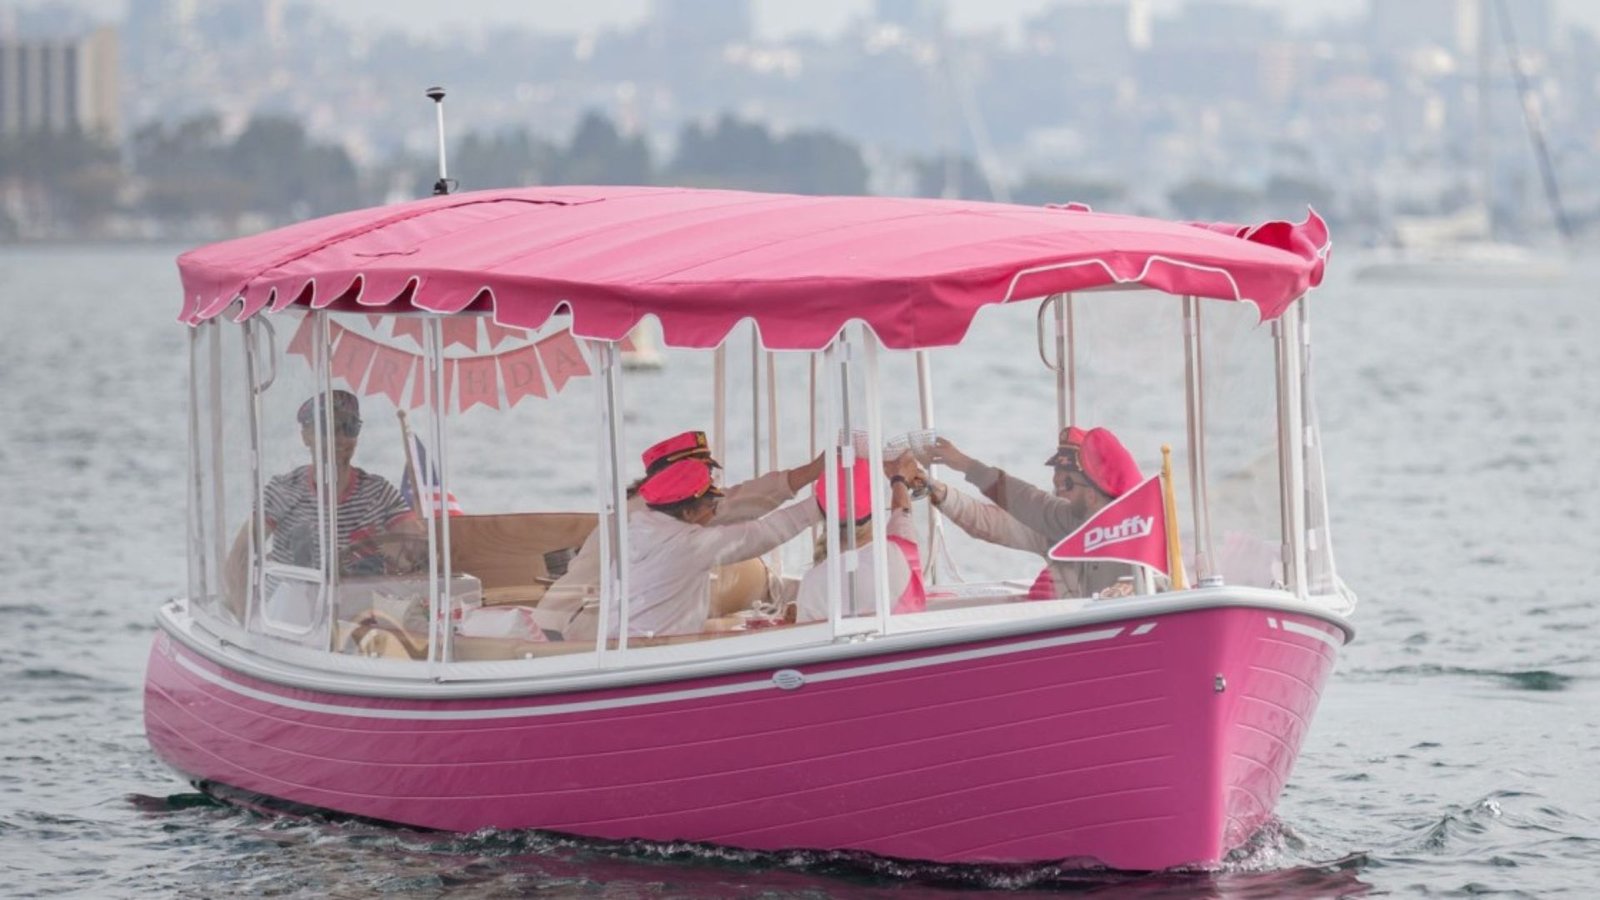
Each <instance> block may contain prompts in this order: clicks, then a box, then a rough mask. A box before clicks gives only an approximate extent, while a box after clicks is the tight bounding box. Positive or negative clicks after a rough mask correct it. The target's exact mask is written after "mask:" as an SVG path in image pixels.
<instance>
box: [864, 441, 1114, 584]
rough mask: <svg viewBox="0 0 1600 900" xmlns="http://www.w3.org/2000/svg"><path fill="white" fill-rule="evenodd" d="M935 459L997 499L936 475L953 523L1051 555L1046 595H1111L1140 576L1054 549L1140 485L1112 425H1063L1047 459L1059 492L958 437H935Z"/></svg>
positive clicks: (932, 488)
mask: <svg viewBox="0 0 1600 900" xmlns="http://www.w3.org/2000/svg"><path fill="white" fill-rule="evenodd" d="M908 457H909V454H908V455H907V456H906V457H902V458H901V460H897V461H896V462H897V465H899V466H900V468H899V469H897V471H899V472H901V473H902V474H905V475H906V476H907V477H908V478H910V479H912V480H913V481H915V480H916V479H919V478H926V477H927V476H926V475H925V474H924V473H922V472H921V471H920V470H919V469H918V468H917V467H916V461H915V460H910V459H908ZM929 457H930V458H929V461H931V462H937V463H942V464H944V465H947V466H949V467H951V468H952V469H955V470H956V471H958V472H960V473H961V474H962V475H964V476H966V479H967V481H968V482H970V483H971V484H972V485H973V486H974V487H976V488H978V490H979V491H981V492H982V494H983V496H984V497H986V498H988V500H990V501H991V502H989V503H985V502H983V501H982V500H979V499H977V498H975V497H971V496H968V495H966V494H963V493H962V492H960V491H954V490H951V489H950V488H949V486H948V485H946V484H944V483H943V482H939V481H934V480H929V496H930V498H931V500H932V502H933V503H934V504H935V505H936V506H938V507H939V511H940V512H942V513H944V515H945V516H946V517H948V518H949V519H950V521H952V522H954V523H955V524H956V525H957V526H958V527H960V528H961V530H963V531H965V532H967V533H968V534H970V535H972V536H973V537H975V538H978V539H979V540H984V541H988V542H990V543H994V544H1000V545H1002V546H1006V547H1014V548H1016V549H1018V550H1027V551H1029V552H1032V553H1037V554H1039V555H1040V556H1041V557H1045V558H1046V559H1047V561H1048V563H1049V564H1048V566H1047V567H1046V570H1047V572H1048V574H1049V577H1050V584H1049V586H1048V587H1045V586H1044V584H1043V583H1044V573H1041V576H1040V579H1039V583H1038V584H1037V585H1036V586H1037V587H1039V588H1042V590H1040V591H1038V593H1040V594H1042V595H1047V596H1051V597H1088V596H1092V595H1095V594H1099V595H1101V596H1108V595H1109V594H1111V593H1115V592H1117V591H1120V590H1123V588H1122V587H1120V586H1119V585H1118V583H1117V579H1119V578H1121V577H1123V576H1126V575H1132V574H1133V567H1132V566H1129V565H1127V564H1125V563H1113V562H1060V561H1054V560H1049V558H1048V556H1047V554H1048V553H1049V550H1050V548H1051V547H1053V546H1055V545H1056V543H1058V542H1059V541H1060V540H1061V539H1062V538H1064V537H1066V536H1067V535H1068V534H1071V533H1072V532H1073V531H1075V530H1077V528H1078V527H1079V526H1081V525H1082V524H1083V523H1084V522H1086V521H1088V520H1089V518H1090V517H1091V516H1093V515H1094V514H1095V513H1097V512H1099V511H1100V509H1101V508H1102V507H1104V506H1105V505H1106V504H1107V503H1110V502H1111V501H1112V500H1114V499H1116V498H1117V497H1119V496H1121V495H1122V494H1124V493H1126V492H1128V491H1130V490H1132V489H1133V488H1135V487H1137V486H1138V485H1139V483H1140V482H1141V481H1143V480H1144V478H1143V476H1142V475H1141V474H1140V473H1139V465H1138V463H1136V462H1134V460H1133V455H1132V454H1130V453H1129V452H1128V450H1127V448H1126V447H1124V446H1123V445H1122V442H1121V441H1119V440H1117V437H1116V435H1114V434H1112V433H1111V432H1110V431H1109V430H1108V429H1105V428H1090V429H1088V430H1084V429H1081V428H1078V427H1076V426H1073V427H1069V428H1064V429H1062V431H1061V434H1060V437H1059V440H1058V446H1057V448H1056V452H1055V453H1054V454H1052V455H1051V456H1050V458H1049V459H1047V460H1045V465H1047V466H1050V467H1051V469H1052V470H1053V474H1054V477H1053V479H1052V485H1053V487H1054V493H1053V494H1050V493H1046V492H1044V491H1042V490H1040V489H1039V488H1036V487H1034V486H1033V485H1031V484H1029V483H1027V482H1026V481H1023V480H1021V479H1019V478H1016V477H1015V476H1012V475H1009V474H1007V473H1006V472H1004V471H1002V470H1000V469H997V468H994V467H993V466H990V465H987V464H985V463H983V462H980V461H979V460H976V459H973V458H972V457H971V456H968V455H967V454H966V453H963V452H962V451H961V449H960V448H958V447H957V446H956V445H955V444H954V443H952V442H950V441H948V440H946V439H944V438H939V439H937V440H936V441H934V445H933V449H932V451H931V453H930V455H929Z"/></svg>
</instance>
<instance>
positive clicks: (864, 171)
mask: <svg viewBox="0 0 1600 900" xmlns="http://www.w3.org/2000/svg"><path fill="white" fill-rule="evenodd" d="M450 159H451V168H452V170H453V171H452V174H457V173H459V175H460V181H461V187H462V188H463V189H469V190H470V189H479V188H497V187H516V186H525V185H534V184H677V185H693V186H699V187H724V188H736V189H746V190H764V191H783V192H793V193H803V194H865V193H870V192H871V188H872V187H873V185H872V178H871V171H870V169H869V166H868V164H867V162H866V159H865V157H864V156H863V152H862V148H861V147H860V146H859V145H858V144H856V143H855V142H853V141H851V140H848V139H846V138H844V137H841V136H840V135H837V134H834V133H831V132H828V131H822V130H796V131H790V132H786V133H778V132H775V131H774V130H773V129H771V128H770V127H768V126H767V125H765V124H763V123H760V122H754V121H749V120H746V119H742V118H740V117H738V116H735V115H731V114H725V115H723V116H721V117H719V118H718V119H716V120H715V121H711V122H689V123H686V124H684V125H683V126H682V128H680V129H679V132H678V134H677V139H676V142H675V149H674V152H673V153H672V155H671V156H670V157H669V158H665V159H659V160H658V159H657V158H656V154H655V153H654V152H653V151H652V149H651V147H650V145H649V144H648V143H647V142H646V141H645V140H644V138H643V137H641V136H639V135H636V134H626V133H624V132H622V131H621V130H620V129H618V128H617V127H616V125H615V123H613V122H612V121H611V120H610V119H609V118H607V117H606V116H604V115H602V114H600V113H597V112H590V113H588V114H586V115H585V116H583V117H582V119H581V120H580V121H579V123H578V124H577V127H576V128H575V129H574V130H573V132H572V134H571V135H570V137H568V139H567V140H565V141H559V140H552V139H549V138H546V137H543V136H539V135H536V134H533V133H531V132H529V131H528V130H526V129H510V130H502V131H497V132H492V133H481V132H473V133H469V134H466V135H464V136H463V137H461V138H460V139H458V140H457V141H456V142H455V144H454V146H453V147H452V148H451V151H450ZM899 169H900V170H901V171H902V172H903V173H904V175H905V177H903V178H901V179H900V180H899V181H898V182H897V183H896V184H895V185H892V187H893V189H894V192H896V193H912V194H916V195H919V196H945V197H961V198H965V199H980V200H987V199H994V198H993V197H991V196H990V188H989V182H988V181H987V180H986V179H985V178H984V177H983V174H982V172H981V171H980V169H979V168H978V166H977V165H976V164H975V163H974V162H973V161H972V160H971V159H968V158H961V157H956V158H946V157H945V156H943V155H939V154H931V155H929V156H926V157H921V158H913V159H909V160H904V161H902V163H901V164H899ZM436 175H437V169H436V163H435V162H434V161H433V160H423V159H416V158H405V157H398V158H394V159H390V160H387V161H385V162H383V163H380V164H378V165H375V166H368V167H365V168H363V167H358V166H357V165H356V164H355V162H354V161H353V160H352V159H351V157H350V155H349V153H348V152H346V150H345V149H344V148H343V147H341V146H340V145H338V144H336V143H332V142H329V141H325V140H320V139H318V138H317V137H316V136H314V135H311V134H309V133H308V132H307V131H306V129H305V127H304V126H303V125H302V124H301V123H300V122H299V121H298V120H296V119H293V118H289V117H285V116H282V115H275V114H260V115H257V116H255V117H254V118H252V119H251V120H249V122H248V123H247V124H246V125H245V127H244V128H243V129H242V130H240V131H238V132H237V133H235V134H229V133H228V132H227V130H226V129H225V127H224V122H223V119H222V117H221V116H220V115H218V114H216V113H204V114H199V115H195V116H191V117H189V118H186V119H183V120H180V121H176V122H171V123H160V122H157V123H151V124H147V125H145V126H143V127H141V128H140V129H138V130H137V131H136V132H134V133H133V134H132V136H131V137H130V138H129V140H128V141H127V142H126V145H125V146H124V147H120V148H119V147H115V146H112V145H110V144H109V143H107V142H105V141H104V140H103V139H102V138H99V137H97V136H95V135H90V134H82V133H64V134H39V135H32V136H27V137H13V138H8V139H0V238H6V237H11V238H15V237H18V236H27V235H29V234H37V233H48V234H53V235H61V236H66V235H74V234H86V235H95V234H99V233H103V231H104V229H103V228H102V227H101V226H102V225H103V224H104V223H105V221H106V220H107V219H108V218H110V217H114V216H121V217H122V218H123V219H124V220H127V219H130V218H131V219H137V220H141V221H144V222H147V223H153V225H154V227H155V230H156V231H157V232H162V231H163V230H165V233H175V234H180V235H184V236H204V234H203V233H204V232H215V233H230V232H234V231H238V230H248V229H251V228H259V227H263V226H268V225H274V224H281V223H286V222H290V221H296V220H299V219H304V218H308V217H312V216H318V215H325V214H328V213H334V212H339V211H343V210H347V209H354V208H358V207H363V206H370V205H375V204H379V203H383V202H386V201H390V200H394V199H396V198H400V197H421V196H426V195H427V194H428V193H429V192H430V191H431V189H432V185H433V181H434V179H435V177H436ZM1008 193H1009V199H1011V200H1012V201H1014V202H1019V203H1028V204H1043V203H1063V202H1068V201H1078V202H1085V203H1088V204H1090V205H1091V206H1093V207H1095V208H1097V209H1123V210H1125V211H1129V212H1139V211H1142V210H1137V209H1127V204H1129V203H1130V202H1131V201H1130V199H1129V196H1128V190H1127V187H1126V186H1125V185H1123V184H1121V183H1120V182H1117V181H1114V180H1107V179H1096V178H1089V177H1075V176H1072V175H1061V174H1030V175H1027V176H1025V177H1024V178H1023V179H1022V180H1021V181H1020V182H1018V183H1016V184H1013V185H1010V186H1009V191H1008ZM1328 199H1329V197H1328V196H1327V190H1326V189H1325V188H1322V187H1320V186H1318V185H1316V184H1311V183H1301V182H1296V183H1292V184H1291V183H1285V182H1282V180H1278V181H1274V182H1273V183H1270V184H1268V185H1267V186H1266V187H1265V188H1264V189H1255V188H1250V187H1246V186H1243V185H1238V184H1231V183H1226V182H1220V181H1215V180H1210V179H1204V178H1201V179H1193V180H1190V181H1187V182H1184V183H1182V184H1178V185H1176V186H1174V187H1172V188H1171V189H1170V190H1168V191H1167V192H1166V200H1167V201H1168V203H1169V204H1170V206H1171V207H1172V211H1174V212H1176V214H1178V215H1181V216H1187V217H1192V218H1201V219H1232V220H1243V219H1248V218H1251V217H1254V216H1257V215H1259V214H1261V213H1262V212H1263V208H1264V207H1269V206H1280V205H1282V206H1287V208H1281V209H1273V210H1271V212H1273V213H1274V214H1277V215H1290V214H1294V213H1296V212H1298V211H1299V209H1303V204H1304V203H1306V202H1308V201H1310V202H1314V203H1315V202H1319V201H1327V200H1328ZM1325 205H1326V204H1324V206H1325ZM1157 212H1162V211H1157Z"/></svg>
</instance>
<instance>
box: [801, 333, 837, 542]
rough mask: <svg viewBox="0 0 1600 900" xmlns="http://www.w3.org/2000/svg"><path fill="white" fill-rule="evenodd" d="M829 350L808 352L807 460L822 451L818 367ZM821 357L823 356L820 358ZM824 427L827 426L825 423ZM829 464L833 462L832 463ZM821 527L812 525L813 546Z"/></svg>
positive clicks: (814, 457)
mask: <svg viewBox="0 0 1600 900" xmlns="http://www.w3.org/2000/svg"><path fill="white" fill-rule="evenodd" d="M827 351H828V348H827V347H824V348H822V349H821V350H813V351H811V352H809V353H807V354H806V369H807V376H808V382H809V385H810V388H809V390H810V393H809V394H808V398H809V402H808V403H807V404H806V427H807V429H808V430H809V443H808V444H807V445H806V460H807V461H810V460H813V459H816V458H817V454H818V453H820V452H822V451H821V450H819V449H818V440H817V367H818V366H819V365H821V362H822V361H823V360H826V358H827ZM819 357H820V358H821V359H820V360H819ZM823 427H827V426H826V425H825V424H824V426H823ZM829 465H832V464H831V463H830V464H829ZM821 527H822V526H821V525H813V526H811V545H812V546H813V547H815V546H816V544H817V539H818V538H819V537H820V536H821V535H820V534H819V533H818V532H817V529H818V528H821Z"/></svg>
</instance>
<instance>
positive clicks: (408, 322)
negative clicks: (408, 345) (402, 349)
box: [390, 316, 422, 347]
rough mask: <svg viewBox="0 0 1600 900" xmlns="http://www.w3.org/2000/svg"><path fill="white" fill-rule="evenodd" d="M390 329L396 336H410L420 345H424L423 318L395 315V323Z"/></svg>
mask: <svg viewBox="0 0 1600 900" xmlns="http://www.w3.org/2000/svg"><path fill="white" fill-rule="evenodd" d="M390 331H392V332H393V333H394V336H395V337H408V338H411V340H412V341H414V342H416V345H417V346H418V347H421V346H422V320H421V319H418V318H416V317H414V316H395V317H394V325H393V326H391V328H390Z"/></svg>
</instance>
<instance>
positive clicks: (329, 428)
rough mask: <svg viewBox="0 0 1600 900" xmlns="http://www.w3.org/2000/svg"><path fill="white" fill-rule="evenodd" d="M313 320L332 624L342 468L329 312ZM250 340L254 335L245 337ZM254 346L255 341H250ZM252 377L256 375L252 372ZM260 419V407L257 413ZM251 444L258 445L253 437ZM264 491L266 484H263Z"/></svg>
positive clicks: (325, 596) (326, 606) (324, 596)
mask: <svg viewBox="0 0 1600 900" xmlns="http://www.w3.org/2000/svg"><path fill="white" fill-rule="evenodd" d="M315 315H316V318H315V319H314V320H313V324H314V329H315V330H314V332H313V333H314V335H315V337H313V338H312V341H311V343H312V346H313V347H314V348H315V351H314V353H313V356H314V357H315V367H316V373H317V391H316V396H317V397H319V398H320V399H319V400H318V402H316V403H314V404H312V408H313V409H317V408H319V407H320V410H321V413H322V415H320V416H317V419H316V423H317V424H316V427H315V428H314V429H312V432H311V433H312V448H313V449H312V456H314V457H315V458H316V461H317V464H318V468H317V504H318V508H317V512H318V516H317V521H318V522H320V523H322V527H321V531H320V534H319V535H318V536H319V537H320V538H321V551H322V566H321V582H322V583H321V585H320V588H319V594H320V596H319V600H320V603H321V608H322V610H323V615H325V616H327V617H328V619H329V621H330V623H331V622H332V621H333V619H334V617H335V616H336V615H337V613H336V612H335V610H334V609H333V607H334V606H336V605H337V603H336V600H335V598H336V597H337V596H338V590H339V467H338V464H337V463H336V461H335V460H334V458H333V453H332V452H331V451H332V449H333V445H334V421H335V417H334V410H333V374H332V366H331V357H330V354H329V352H328V351H329V350H330V348H331V347H332V345H333V331H332V328H331V327H330V325H331V323H330V320H329V318H328V314H327V313H323V312H319V313H315ZM245 337H246V339H247V340H248V339H250V338H251V335H248V334H247V335H245ZM251 342H252V343H253V341H251ZM251 377H252V378H253V377H254V373H252V376H251ZM255 416H256V418H257V419H258V420H259V406H258V407H257V412H256V414H255ZM252 443H253V444H256V445H257V446H259V444H258V443H256V441H255V440H254V439H253V438H252ZM263 490H265V485H263Z"/></svg>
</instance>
